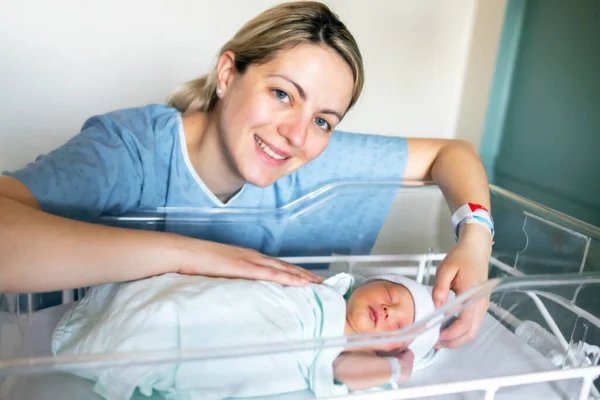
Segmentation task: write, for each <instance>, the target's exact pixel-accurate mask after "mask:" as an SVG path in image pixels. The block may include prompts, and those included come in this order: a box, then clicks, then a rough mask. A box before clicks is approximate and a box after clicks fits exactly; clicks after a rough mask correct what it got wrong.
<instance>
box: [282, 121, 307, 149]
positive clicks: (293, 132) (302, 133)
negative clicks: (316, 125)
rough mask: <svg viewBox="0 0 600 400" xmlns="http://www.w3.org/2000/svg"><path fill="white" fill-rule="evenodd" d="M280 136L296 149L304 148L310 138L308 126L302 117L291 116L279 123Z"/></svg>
mask: <svg viewBox="0 0 600 400" xmlns="http://www.w3.org/2000/svg"><path fill="white" fill-rule="evenodd" d="M277 130H278V131H279V134H280V135H281V136H283V137H284V138H286V139H287V140H288V142H289V143H290V144H291V145H292V146H294V147H302V146H303V145H304V143H306V137H307V136H308V124H307V123H306V122H305V121H303V119H302V118H301V117H300V116H290V118H287V119H286V120H284V121H281V122H280V123H279V126H278V128H277Z"/></svg>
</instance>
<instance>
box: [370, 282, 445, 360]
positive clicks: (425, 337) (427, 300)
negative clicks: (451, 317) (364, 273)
mask: <svg viewBox="0 0 600 400" xmlns="http://www.w3.org/2000/svg"><path fill="white" fill-rule="evenodd" d="M379 280H383V281H389V282H393V283H398V284H400V285H402V286H404V287H405V288H407V289H408V291H409V292H410V294H411V296H412V298H413V301H414V303H415V323H418V322H421V321H422V320H424V319H425V318H427V317H428V316H429V315H430V314H431V313H433V312H434V311H435V306H434V304H433V297H432V290H433V288H432V287H431V286H426V285H423V284H420V283H417V282H416V281H414V280H412V279H409V278H406V277H404V276H402V275H397V274H384V275H376V276H372V277H369V278H367V279H366V280H365V281H363V282H362V283H361V286H362V285H364V284H366V283H369V282H373V281H379ZM442 318H443V317H442V316H440V317H439V318H436V320H437V321H438V323H440V322H441V320H442ZM434 323H435V322H434ZM439 336H440V326H439V325H438V326H433V327H432V326H431V322H429V323H427V329H426V330H425V331H424V332H422V333H417V336H416V337H415V339H414V340H413V341H412V342H411V343H410V345H409V346H408V348H409V349H410V350H411V351H412V352H413V354H414V357H415V358H414V360H415V362H417V361H419V360H420V359H421V358H423V357H425V356H426V355H427V353H429V351H431V349H432V348H433V346H435V344H436V343H437V341H438V338H439Z"/></svg>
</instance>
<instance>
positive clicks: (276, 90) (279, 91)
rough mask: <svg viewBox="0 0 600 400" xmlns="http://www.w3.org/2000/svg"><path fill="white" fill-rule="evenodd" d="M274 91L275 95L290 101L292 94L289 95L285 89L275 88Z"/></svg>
mask: <svg viewBox="0 0 600 400" xmlns="http://www.w3.org/2000/svg"><path fill="white" fill-rule="evenodd" d="M273 93H275V97H277V98H278V99H279V100H282V101H288V102H289V99H290V96H288V94H287V93H286V92H284V91H283V90H281V89H275V90H273Z"/></svg>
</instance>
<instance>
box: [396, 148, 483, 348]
mask: <svg viewBox="0 0 600 400" xmlns="http://www.w3.org/2000/svg"><path fill="white" fill-rule="evenodd" d="M407 143H408V164H407V167H406V170H405V174H404V179H405V180H433V181H435V182H436V183H437V184H438V186H439V187H440V189H441V190H442V193H443V194H444V197H445V198H446V201H447V202H448V205H449V207H450V210H451V212H452V213H454V212H455V211H456V209H457V208H458V207H460V206H462V205H463V204H466V203H476V204H481V205H482V206H484V207H485V208H487V209H488V210H490V196H489V188H488V181H487V176H486V174H485V169H484V168H483V165H482V163H481V160H480V158H479V155H478V154H477V151H476V150H475V148H474V147H473V146H472V145H471V144H469V143H468V142H465V141H462V140H443V139H408V140H407ZM459 238H460V239H459V242H458V244H457V246H456V247H454V248H453V249H452V250H451V251H450V252H449V253H448V255H447V256H446V258H445V259H444V261H443V262H442V264H441V265H440V267H439V268H438V272H437V279H436V283H435V286H434V290H433V297H434V301H435V304H436V306H437V307H439V306H440V305H442V304H443V303H444V302H445V301H446V300H447V298H448V292H449V290H450V289H453V290H454V291H455V292H456V293H457V294H460V293H462V292H463V291H465V290H467V289H469V288H471V287H473V286H476V285H478V284H480V283H482V282H484V281H485V280H486V279H487V277H488V264H489V258H490V255H491V251H492V240H491V237H490V233H489V231H488V230H487V229H486V228H485V227H483V226H480V225H478V224H469V225H464V226H463V227H462V229H461V232H460V235H459ZM487 306H488V303H487V299H486V300H482V301H480V302H478V303H477V304H474V305H472V306H470V307H469V308H468V309H466V310H464V311H463V312H462V313H461V314H460V316H459V318H458V320H457V321H456V322H454V323H453V324H452V325H451V326H450V327H449V328H448V329H446V330H445V331H443V332H442V334H441V336H440V345H441V346H442V347H458V346H461V345H463V344H465V343H467V342H468V341H471V340H473V339H474V338H475V337H476V335H477V332H478V331H479V328H480V327H481V323H482V321H483V316H484V315H485V312H486V310H487Z"/></svg>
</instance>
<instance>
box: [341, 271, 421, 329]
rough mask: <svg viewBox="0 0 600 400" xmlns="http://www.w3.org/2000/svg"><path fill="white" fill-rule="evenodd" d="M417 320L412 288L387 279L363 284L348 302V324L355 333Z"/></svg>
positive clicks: (396, 327)
mask: <svg viewBox="0 0 600 400" xmlns="http://www.w3.org/2000/svg"><path fill="white" fill-rule="evenodd" d="M414 320H415V303H414V301H413V298H412V296H411V294H410V292H409V291H408V289H407V288H406V287H404V286H402V285H399V284H397V283H392V282H388V281H384V280H377V281H373V282H369V283H367V284H366V285H363V286H360V287H359V288H358V289H356V290H355V291H354V293H352V295H351V296H350V299H349V300H348V304H347V306H346V324H347V325H350V328H351V329H352V331H354V333H371V332H384V331H393V330H398V329H402V328H404V327H406V326H409V325H410V324H412V323H413V322H414Z"/></svg>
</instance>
